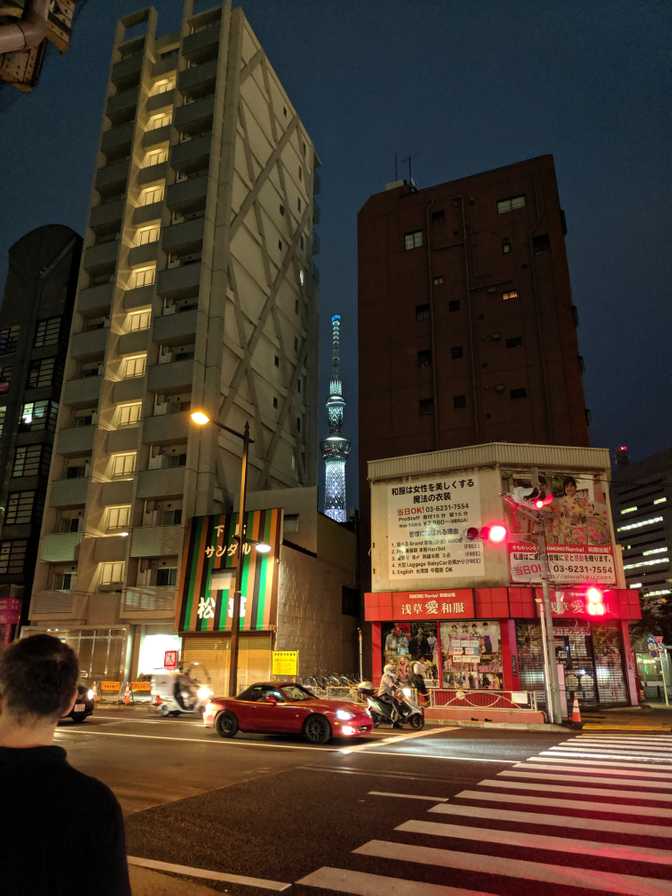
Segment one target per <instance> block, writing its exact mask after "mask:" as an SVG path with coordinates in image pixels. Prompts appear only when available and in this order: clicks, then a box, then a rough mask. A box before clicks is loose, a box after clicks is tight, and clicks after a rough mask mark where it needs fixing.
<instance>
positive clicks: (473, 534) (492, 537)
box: [465, 523, 509, 544]
mask: <svg viewBox="0 0 672 896" xmlns="http://www.w3.org/2000/svg"><path fill="white" fill-rule="evenodd" d="M465 536H466V538H467V540H468V541H476V540H477V539H480V540H481V541H488V542H490V544H501V543H502V542H503V541H506V539H507V538H508V537H509V530H508V529H507V528H506V526H505V525H504V524H503V523H490V524H489V525H487V526H481V528H480V529H477V528H476V526H470V527H469V528H468V529H467V531H466V532H465Z"/></svg>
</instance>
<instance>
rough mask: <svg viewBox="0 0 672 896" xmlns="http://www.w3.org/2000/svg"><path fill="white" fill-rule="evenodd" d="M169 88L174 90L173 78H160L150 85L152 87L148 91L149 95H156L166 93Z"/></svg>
mask: <svg viewBox="0 0 672 896" xmlns="http://www.w3.org/2000/svg"><path fill="white" fill-rule="evenodd" d="M169 90H175V78H174V77H173V78H160V79H159V80H158V81H155V82H154V84H153V85H152V89H151V91H150V93H151V96H156V95H157V94H159V93H168V91H169Z"/></svg>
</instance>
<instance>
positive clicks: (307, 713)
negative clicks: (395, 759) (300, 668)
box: [203, 682, 373, 744]
mask: <svg viewBox="0 0 672 896" xmlns="http://www.w3.org/2000/svg"><path fill="white" fill-rule="evenodd" d="M203 722H204V724H205V726H206V727H207V728H214V729H215V730H216V731H217V733H218V734H220V735H221V736H222V737H234V736H235V735H236V734H237V733H238V731H244V732H248V733H255V734H256V733H258V734H302V735H303V737H305V739H306V740H307V741H308V743H311V744H325V743H327V741H329V740H331V738H332V737H359V736H361V735H364V734H369V732H370V731H371V730H372V729H373V720H372V718H371V716H370V714H369V712H368V710H366V709H364V708H363V707H361V706H358V705H357V704H356V703H350V702H349V701H346V700H322V699H320V698H319V697H316V696H315V695H314V694H312V693H311V692H310V691H309V690H308V689H307V688H305V687H303V685H300V684H295V683H294V682H261V683H259V684H253V685H251V686H250V687H249V688H247V689H246V690H245V691H243V692H242V693H241V694H239V695H238V696H237V697H235V698H234V697H212V698H211V700H210V702H209V703H208V704H207V706H206V707H205V713H204V714H203Z"/></svg>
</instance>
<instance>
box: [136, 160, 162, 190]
mask: <svg viewBox="0 0 672 896" xmlns="http://www.w3.org/2000/svg"><path fill="white" fill-rule="evenodd" d="M167 172H168V163H167V162H159V164H158V165H146V166H145V167H144V168H141V169H140V170H139V171H138V183H139V184H140V185H141V186H142V185H144V184H152V183H154V181H155V180H165V177H166V174H167Z"/></svg>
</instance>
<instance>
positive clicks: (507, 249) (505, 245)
mask: <svg viewBox="0 0 672 896" xmlns="http://www.w3.org/2000/svg"><path fill="white" fill-rule="evenodd" d="M510 254H511V240H510V239H509V238H508V237H505V238H504V239H503V240H502V255H510Z"/></svg>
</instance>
